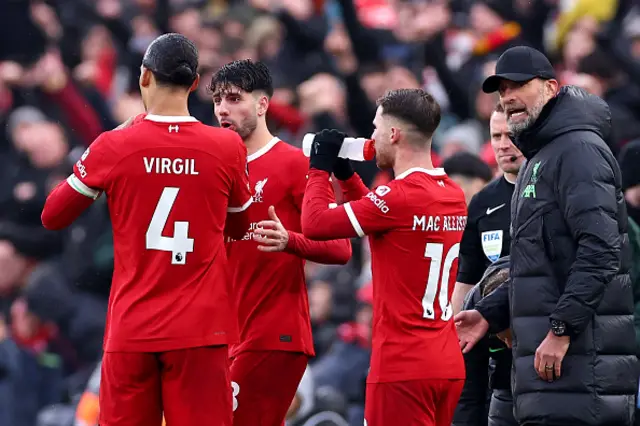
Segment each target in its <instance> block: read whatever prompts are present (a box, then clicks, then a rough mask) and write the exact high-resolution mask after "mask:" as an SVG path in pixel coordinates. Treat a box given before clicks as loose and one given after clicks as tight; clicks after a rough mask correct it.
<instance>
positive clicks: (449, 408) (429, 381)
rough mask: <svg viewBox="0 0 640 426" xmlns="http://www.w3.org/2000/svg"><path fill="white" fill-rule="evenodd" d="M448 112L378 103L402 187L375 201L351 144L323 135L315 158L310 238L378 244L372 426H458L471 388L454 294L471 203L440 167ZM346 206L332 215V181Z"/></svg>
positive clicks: (403, 96)
mask: <svg viewBox="0 0 640 426" xmlns="http://www.w3.org/2000/svg"><path fill="white" fill-rule="evenodd" d="M439 122H440V107H439V106H438V104H437V102H436V101H435V100H434V99H433V97H431V95H429V94H428V93H426V92H424V91H423V90H409V89H402V90H397V91H391V92H389V93H387V94H386V95H385V96H384V97H382V98H381V99H380V100H379V101H378V110H377V112H376V116H375V119H374V121H373V124H374V125H375V128H376V130H375V131H374V133H373V136H372V138H373V139H374V140H375V143H376V161H377V164H378V167H380V168H382V169H387V168H392V169H393V171H394V173H395V176H396V177H395V179H394V180H392V181H390V182H389V183H387V184H386V185H381V186H378V187H376V188H375V190H374V191H369V190H368V189H367V188H366V187H365V186H364V184H363V183H362V180H361V179H360V178H359V177H358V176H357V175H356V174H354V173H353V170H352V169H351V166H350V164H349V162H348V161H347V160H341V159H337V154H338V151H339V150H340V147H341V145H342V140H343V138H344V137H345V135H344V134H342V133H340V132H338V131H336V130H324V131H322V132H320V133H318V134H317V135H316V137H315V140H314V144H313V146H312V149H311V161H310V170H309V181H308V184H307V189H306V192H305V196H304V202H303V207H302V230H303V232H304V235H305V236H307V237H309V238H312V239H315V240H329V239H334V238H349V237H354V236H356V235H357V236H360V237H362V236H364V235H368V236H369V242H370V246H371V265H372V274H373V280H372V281H373V292H374V293H373V298H374V305H373V342H372V355H371V370H370V372H369V376H368V378H367V392H366V404H365V419H366V421H365V424H368V426H388V425H424V426H427V425H429V426H431V425H435V426H450V425H451V420H452V418H453V412H454V409H455V407H456V404H457V402H458V398H459V397H460V392H461V391H462V386H463V382H464V378H465V371H464V362H463V358H462V353H461V351H460V346H459V344H458V337H457V335H456V330H455V327H454V324H453V321H452V318H451V316H452V309H451V296H450V295H451V293H452V291H453V287H454V283H455V279H456V270H457V268H458V260H457V259H458V249H459V247H460V240H461V238H462V231H463V229H464V226H465V223H466V215H467V208H466V204H465V200H464V194H463V193H462V190H461V189H460V187H459V186H458V185H456V184H455V183H454V182H453V181H452V180H451V179H449V177H448V176H447V175H446V174H445V172H444V170H443V169H435V168H434V167H433V164H432V162H431V152H430V151H431V138H432V135H433V132H434V131H435V130H436V128H437V127H438V124H439ZM332 171H333V172H334V174H335V176H336V177H337V178H338V179H339V180H340V181H341V182H340V183H341V185H342V188H343V192H344V194H345V199H346V200H349V201H348V202H347V203H345V204H343V205H342V206H340V207H338V208H335V209H327V205H328V203H329V199H330V195H331V194H330V193H329V191H328V190H327V187H326V185H327V179H328V177H329V175H330V173H331V172H332Z"/></svg>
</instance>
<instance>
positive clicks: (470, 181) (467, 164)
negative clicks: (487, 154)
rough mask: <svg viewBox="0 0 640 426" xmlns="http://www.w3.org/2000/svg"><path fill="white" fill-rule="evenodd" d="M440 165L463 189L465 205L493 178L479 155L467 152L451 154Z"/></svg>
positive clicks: (489, 169)
mask: <svg viewBox="0 0 640 426" xmlns="http://www.w3.org/2000/svg"><path fill="white" fill-rule="evenodd" d="M442 167H444V171H445V172H447V174H448V175H449V177H451V179H453V181H454V182H456V183H457V184H458V185H460V187H461V188H462V190H463V191H464V198H465V199H466V200H467V205H468V204H469V202H470V201H471V199H472V198H473V196H474V195H476V194H477V193H478V192H480V190H481V189H482V188H484V187H485V185H486V184H488V183H489V182H490V181H491V179H493V172H492V171H491V168H490V167H489V166H488V165H487V164H486V163H485V162H483V161H482V160H481V159H480V157H478V156H477V155H474V154H471V153H469V152H458V153H456V154H454V155H452V156H451V157H449V158H447V159H446V160H445V161H444V163H442Z"/></svg>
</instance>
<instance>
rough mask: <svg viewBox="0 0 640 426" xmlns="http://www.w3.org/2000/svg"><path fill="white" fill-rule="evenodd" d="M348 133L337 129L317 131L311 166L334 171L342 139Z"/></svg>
mask: <svg viewBox="0 0 640 426" xmlns="http://www.w3.org/2000/svg"><path fill="white" fill-rule="evenodd" d="M346 136H347V135H345V134H344V133H342V132H339V131H337V130H333V129H332V130H328V129H325V130H323V131H321V132H320V133H316V136H315V138H314V139H313V145H311V156H310V160H309V168H311V169H318V170H324V171H325V172H328V173H332V172H333V167H334V165H335V164H336V160H337V159H338V153H339V152H340V148H342V141H343V140H344V138H345V137H346Z"/></svg>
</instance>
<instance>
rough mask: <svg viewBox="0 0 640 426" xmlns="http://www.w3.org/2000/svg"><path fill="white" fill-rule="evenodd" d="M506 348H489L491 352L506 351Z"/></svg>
mask: <svg viewBox="0 0 640 426" xmlns="http://www.w3.org/2000/svg"><path fill="white" fill-rule="evenodd" d="M505 349H506V348H489V352H491V353H492V354H494V353H496V352H500V351H504V350H505Z"/></svg>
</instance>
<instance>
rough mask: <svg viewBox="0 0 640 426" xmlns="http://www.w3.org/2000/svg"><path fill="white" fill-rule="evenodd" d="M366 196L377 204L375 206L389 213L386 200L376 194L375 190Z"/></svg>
mask: <svg viewBox="0 0 640 426" xmlns="http://www.w3.org/2000/svg"><path fill="white" fill-rule="evenodd" d="M366 197H367V198H368V199H370V200H371V202H372V203H373V204H375V206H376V207H377V208H379V209H380V211H381V212H382V213H385V214H386V213H389V207H388V206H387V203H386V201H384V200H383V199H381V198H378V197H377V196H376V194H374V193H373V192H369V193H368V194H367V196H366Z"/></svg>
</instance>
